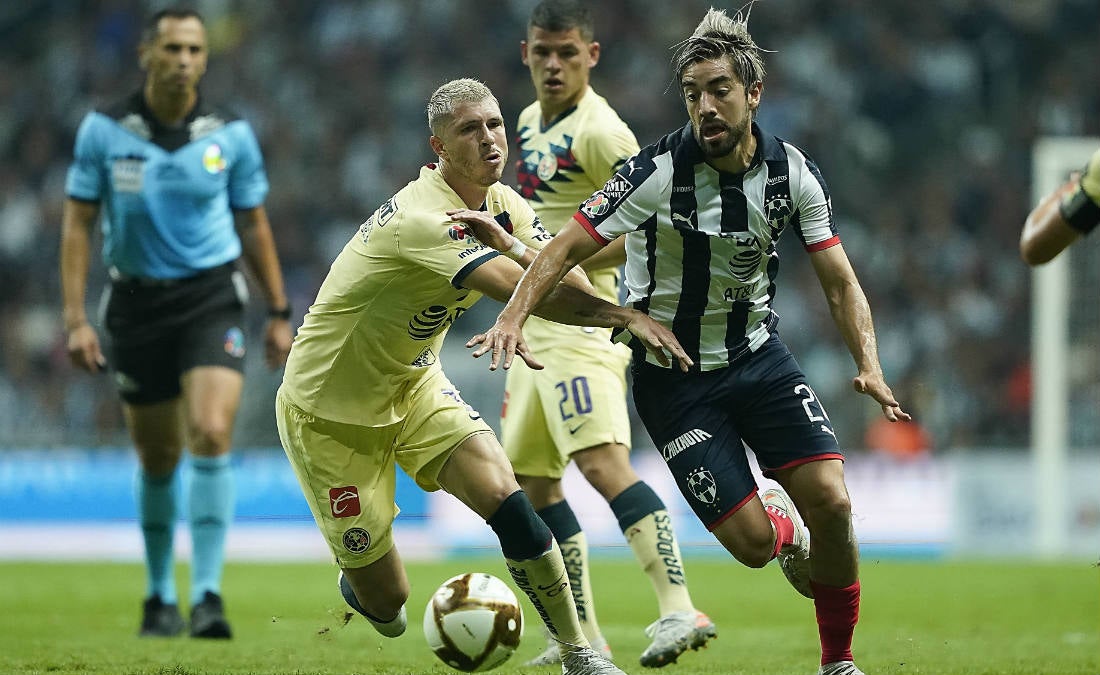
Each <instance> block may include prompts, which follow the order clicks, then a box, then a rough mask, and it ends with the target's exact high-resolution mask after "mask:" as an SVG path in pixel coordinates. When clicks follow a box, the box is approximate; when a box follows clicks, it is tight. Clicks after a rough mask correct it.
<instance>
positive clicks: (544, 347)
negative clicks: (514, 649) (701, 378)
mask: <svg viewBox="0 0 1100 675" xmlns="http://www.w3.org/2000/svg"><path fill="white" fill-rule="evenodd" d="M594 30H595V22H594V20H593V18H592V13H591V11H590V10H589V8H588V7H587V6H586V5H585V4H584V3H583V2H581V1H580V0H546V1H545V2H541V3H539V4H538V5H537V6H536V7H535V8H534V10H533V11H532V12H531V17H530V19H529V21H528V24H527V39H526V40H524V41H523V42H521V43H520V50H521V54H522V57H523V62H524V64H525V65H526V66H527V67H528V69H529V70H530V71H531V80H532V82H533V84H534V87H535V94H536V97H537V100H536V101H535V102H533V103H532V104H531V105H529V106H527V108H526V109H524V110H523V112H522V113H520V116H519V123H518V125H517V134H516V138H517V144H518V147H519V160H518V161H517V175H518V178H519V191H520V194H521V195H522V196H523V197H524V198H526V199H527V203H528V204H530V205H531V207H532V208H534V210H535V213H536V214H538V216H539V220H540V221H541V222H542V224H543V226H544V227H546V228H547V229H549V230H550V231H551V232H552V233H556V232H557V230H559V229H560V228H561V226H562V225H563V224H564V223H566V222H567V221H568V220H569V219H570V218H571V217H572V215H573V214H574V213H575V212H576V210H577V205H578V204H580V203H581V202H583V201H584V200H585V199H587V198H588V196H589V195H591V194H592V193H593V192H594V191H596V190H597V189H599V188H600V187H601V186H602V185H603V184H604V182H606V181H607V179H608V178H609V177H611V175H612V174H613V173H614V171H615V170H616V169H618V168H619V167H620V166H621V165H622V164H623V162H625V161H626V159H627V158H628V157H630V156H632V155H633V154H635V153H636V152H638V142H637V141H636V140H635V138H634V134H633V133H631V131H630V129H629V127H627V125H626V123H624V122H623V121H622V120H621V119H620V118H619V116H618V115H617V114H616V113H615V111H614V110H613V109H612V108H611V106H610V105H608V103H607V100H606V99H604V98H603V97H602V96H600V95H599V94H597V93H596V92H595V91H593V89H592V87H591V86H590V85H589V73H590V71H591V69H592V68H593V67H594V66H595V65H596V63H597V62H598V61H599V57H600V43H598V42H596V41H595V40H594V37H595V36H594ZM622 243H623V242H622V241H617V242H615V243H612V244H611V245H609V246H607V247H606V248H605V249H604V250H603V251H601V252H600V253H599V254H598V255H595V256H593V257H592V258H591V259H589V260H587V261H585V262H584V263H582V264H581V267H583V268H584V270H585V272H586V273H587V274H588V278H589V279H590V280H591V281H592V284H593V286H595V287H596V289H597V291H598V293H599V296H600V297H601V298H603V299H605V300H607V301H609V302H614V303H618V301H619V270H618V266H619V265H621V264H622V262H623V261H624V260H625V259H626V255H625V252H624V249H623V246H622ZM524 337H525V339H526V340H527V344H528V345H530V347H531V349H532V350H534V351H535V352H536V353H538V354H539V355H540V356H539V358H540V360H541V361H542V363H543V364H544V365H545V366H546V368H545V369H544V370H533V369H531V368H527V367H526V366H524V365H523V364H522V363H520V364H518V367H515V368H512V369H511V370H509V371H508V379H507V383H506V385H505V392H504V397H505V398H504V400H505V404H504V407H503V410H502V414H501V442H502V444H503V445H504V450H505V452H506V453H507V454H508V458H509V459H510V460H511V462H512V466H513V468H514V469H515V471H516V479H517V480H518V481H519V484H520V487H522V488H523V489H524V491H525V492H526V493H527V494H528V496H529V497H530V498H531V502H532V503H533V504H534V505H535V509H536V510H537V513H538V514H539V516H540V517H541V518H542V519H543V520H544V521H546V524H547V525H548V526H549V527H550V530H551V531H552V532H553V533H554V537H555V538H556V539H557V541H558V545H559V546H560V547H561V551H562V556H563V557H564V558H565V566H566V570H568V572H569V581H570V585H571V586H572V589H573V599H574V601H575V602H576V603H577V614H578V616H579V617H580V621H581V628H583V629H584V634H585V636H586V637H587V638H588V640H589V642H591V643H592V645H593V646H594V647H595V648H596V649H602V650H603V651H604V653H605V654H607V655H608V656H610V654H611V650H610V648H609V647H608V644H607V640H605V639H604V637H603V635H602V634H601V632H600V627H599V623H598V622H597V620H596V607H595V603H594V598H593V594H592V582H591V575H590V573H589V563H588V543H587V541H586V539H585V534H584V531H583V530H582V529H581V526H580V523H579V522H578V520H577V517H576V515H575V514H574V512H573V510H572V509H571V508H570V506H569V502H567V501H566V499H565V493H564V492H563V490H562V483H561V479H562V476H563V475H564V473H565V468H566V466H567V465H568V463H569V462H570V461H573V462H576V465H577V468H578V469H580V471H581V473H582V474H583V475H584V477H585V479H587V480H588V482H589V483H591V484H592V486H593V487H594V488H595V489H596V491H597V492H599V493H600V495H601V496H602V497H603V498H604V499H605V500H607V502H608V504H609V505H610V506H611V511H612V513H614V514H615V517H616V518H617V519H618V522H619V527H620V528H621V529H622V531H623V534H624V535H625V536H626V539H627V541H628V542H629V544H630V548H631V550H632V551H633V553H634V557H635V558H636V559H637V560H638V563H639V564H640V565H641V567H642V569H643V570H644V571H645V573H646V575H647V576H648V577H649V580H650V583H651V585H652V586H653V590H654V592H655V594H656V596H657V605H658V610H659V612H660V616H659V618H658V620H657V621H656V622H654V623H653V624H652V625H651V626H650V627H649V628H648V629H647V632H648V633H649V634H650V635H651V637H652V643H651V644H650V645H649V646H648V648H647V649H646V650H645V651H644V652H643V653H642V655H641V659H640V660H641V663H642V665H644V666H651V667H660V666H664V665H667V664H669V663H673V662H674V661H676V659H677V657H678V656H679V655H680V654H682V653H683V652H684V651H685V650H686V649H688V648H699V647H700V646H703V645H704V644H705V643H706V641H707V640H709V639H711V638H713V637H714V636H715V635H716V630H715V627H714V624H713V623H712V622H711V621H710V619H709V618H708V617H707V616H706V615H705V614H703V613H702V612H698V611H696V609H695V607H694V606H693V604H692V601H691V596H690V595H689V593H688V587H687V581H686V577H685V575H684V565H683V560H682V558H681V556H680V548H679V545H678V544H677V541H676V535H675V533H674V531H673V527H672V519H671V518H670V517H669V514H668V510H667V509H666V508H665V505H664V503H663V502H662V501H661V498H660V497H658V496H657V494H656V493H655V492H654V491H653V489H652V488H650V487H649V485H647V484H646V483H644V482H643V481H641V480H640V479H639V478H638V474H636V473H635V472H634V469H633V467H632V466H631V465H630V418H629V413H628V411H627V407H626V367H627V365H628V364H629V362H630V350H629V349H628V348H627V347H626V346H625V345H621V344H616V343H613V342H611V331H610V329H605V328H582V327H579V326H568V325H563V324H559V323H554V322H552V321H547V320H544V319H539V318H538V317H534V318H532V319H530V320H529V321H528V322H527V323H526V324H525V325H524ZM558 660H559V656H558V645H557V643H556V642H555V641H554V640H553V639H552V638H551V639H548V641H547V644H546V647H545V648H544V649H543V651H542V652H541V653H540V654H538V655H537V656H535V657H534V658H533V659H531V660H530V661H528V662H527V665H531V666H538V665H548V664H551V663H556V662H557V661H558Z"/></svg>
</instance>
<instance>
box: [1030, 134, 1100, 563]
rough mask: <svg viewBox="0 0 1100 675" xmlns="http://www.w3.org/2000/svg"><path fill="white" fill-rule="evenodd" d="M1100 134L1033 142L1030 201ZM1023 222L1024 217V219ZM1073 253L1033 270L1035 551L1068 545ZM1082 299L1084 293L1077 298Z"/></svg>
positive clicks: (1075, 167)
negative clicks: (1070, 333)
mask: <svg viewBox="0 0 1100 675" xmlns="http://www.w3.org/2000/svg"><path fill="white" fill-rule="evenodd" d="M1097 147H1100V138H1093V137H1080V136H1073V137H1068V136H1059V137H1044V138H1040V139H1039V140H1038V141H1036V143H1035V145H1034V146H1033V148H1032V174H1031V180H1032V186H1031V202H1032V205H1035V204H1038V203H1039V200H1040V199H1041V198H1042V196H1043V195H1045V194H1047V193H1048V192H1050V191H1051V190H1053V189H1054V188H1056V187H1058V185H1060V184H1062V183H1063V182H1065V180H1066V179H1067V178H1068V176H1069V174H1070V173H1072V172H1073V171H1079V170H1081V169H1083V168H1084V167H1085V165H1086V164H1087V163H1088V160H1089V157H1090V156H1091V155H1092V153H1093V152H1094V151H1095V150H1096V148H1097ZM1021 226H1022V223H1021ZM1069 279H1070V255H1068V254H1067V253H1063V254H1061V255H1059V256H1058V257H1056V258H1055V259H1054V260H1052V261H1050V262H1049V263H1047V264H1046V265H1042V266H1039V267H1037V268H1036V269H1035V270H1034V272H1033V273H1032V296H1031V299H1032V303H1031V307H1032V316H1031V354H1032V359H1031V364H1032V365H1031V372H1032V383H1033V388H1032V392H1033V393H1032V396H1033V398H1032V404H1031V452H1032V457H1033V460H1034V466H1035V471H1036V476H1035V478H1036V484H1035V495H1036V502H1035V503H1036V507H1037V512H1036V514H1035V516H1036V518H1035V537H1036V539H1035V542H1036V546H1037V550H1036V553H1038V555H1039V556H1041V557H1045V558H1053V557H1057V556H1059V555H1060V554H1062V553H1063V552H1064V551H1065V550H1066V546H1067V541H1066V537H1067V529H1068V528H1067V527H1066V522H1065V519H1066V514H1067V509H1068V500H1067V499H1066V495H1065V490H1063V489H1062V486H1064V485H1065V484H1066V477H1067V476H1066V465H1067V456H1068V451H1069V425H1068V422H1069V415H1068V409H1069V388H1070V383H1069V363H1068V355H1069V351H1070V345H1069V313H1070V303H1071V302H1072V301H1073V298H1072V297H1071V292H1070V283H1069ZM1078 301H1081V299H1078Z"/></svg>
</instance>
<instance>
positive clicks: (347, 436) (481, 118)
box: [276, 79, 687, 675]
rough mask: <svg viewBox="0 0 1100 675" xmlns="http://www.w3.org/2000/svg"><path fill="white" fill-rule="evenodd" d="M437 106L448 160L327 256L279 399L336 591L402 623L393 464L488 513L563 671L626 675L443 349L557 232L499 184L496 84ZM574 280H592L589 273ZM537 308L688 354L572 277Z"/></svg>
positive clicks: (282, 430) (369, 615) (383, 621)
mask: <svg viewBox="0 0 1100 675" xmlns="http://www.w3.org/2000/svg"><path fill="white" fill-rule="evenodd" d="M427 113H428V126H429V128H430V129H431V132H432V135H431V137H430V139H429V143H430V145H431V148H432V151H433V152H434V153H435V154H436V155H437V156H438V158H439V162H438V163H437V164H429V165H427V166H425V167H424V168H422V169H421V170H420V176H419V177H418V178H417V179H416V180H414V181H412V182H411V183H409V184H408V185H407V186H405V187H404V188H403V189H401V190H400V191H399V192H398V193H397V194H395V195H394V196H393V197H392V198H390V199H389V200H388V201H386V203H385V204H383V205H382V206H381V207H380V208H379V209H378V210H377V211H375V212H374V213H373V214H372V215H371V217H370V218H368V219H367V221H366V222H365V223H364V224H363V225H362V227H361V228H360V229H359V231H358V232H357V233H355V234H354V235H353V236H352V238H351V240H350V241H349V242H348V243H347V244H346V245H345V247H344V249H343V251H341V253H340V254H339V255H338V256H337V257H336V260H335V261H334V262H333V263H332V267H331V269H330V270H329V273H328V275H327V277H326V278H325V280H324V282H323V283H322V285H321V288H320V290H319V291H318V294H317V300H316V301H315V302H314V304H313V305H312V306H311V307H310V309H309V312H308V314H306V317H305V321H304V323H303V325H302V327H301V329H300V330H299V332H298V335H297V337H296V339H295V341H294V346H293V347H292V348H291V351H290V358H289V359H288V361H287V367H286V372H285V374H284V377H283V383H282V386H281V387H280V388H279V392H278V395H277V396H276V419H277V422H278V427H279V438H280V440H281V441H282V444H283V449H284V450H285V451H286V454H287V457H288V458H289V460H290V463H291V465H292V466H293V468H294V471H295V473H296V474H297V476H298V480H299V482H300V483H301V487H302V491H303V492H304V494H305V496H306V500H307V502H308V503H309V505H310V509H311V510H312V512H313V516H314V518H315V519H316V521H317V525H318V527H320V529H321V531H322V532H323V533H324V536H325V538H326V540H327V541H328V544H329V547H330V548H331V550H332V553H333V555H334V556H335V559H336V563H337V565H338V566H339V567H340V574H339V587H340V592H341V594H342V595H343V597H344V599H345V601H346V602H347V603H348V604H349V605H350V606H351V607H352V608H353V609H355V610H356V611H357V612H359V613H360V614H362V615H363V616H364V617H366V619H367V620H368V621H369V622H370V623H371V624H372V625H373V626H374V627H375V628H376V629H377V630H378V632H379V633H381V634H382V635H385V636H387V637H396V636H398V635H400V634H401V633H403V632H404V630H405V625H406V610H405V602H406V600H407V599H408V595H409V580H408V577H407V575H406V572H405V568H404V566H403V565H402V563H401V557H400V554H399V553H398V550H397V548H396V547H395V546H394V541H393V520H394V518H395V517H396V515H397V505H396V504H394V501H393V500H394V489H395V483H394V480H395V477H394V463H397V464H400V465H401V467H402V468H403V469H404V470H405V472H406V473H407V474H408V475H409V476H411V477H412V478H413V479H414V480H415V481H416V482H417V485H419V486H420V487H421V488H423V489H425V490H439V489H443V490H446V491H447V492H448V493H450V494H452V495H454V496H455V497H456V498H458V499H459V500H460V501H461V502H462V503H464V504H465V505H466V506H468V507H469V508H470V509H472V510H473V511H474V512H476V513H477V514H478V515H479V516H481V517H482V518H484V519H485V520H486V522H487V523H488V525H489V526H490V527H491V528H492V529H493V531H494V532H495V533H496V535H497V537H498V538H499V540H500V546H501V550H502V552H503V554H504V558H505V561H506V563H507V566H508V571H509V572H510V573H511V575H512V578H513V580H514V581H515V583H516V584H517V585H518V586H519V588H520V589H521V590H522V591H524V593H526V594H527V596H528V598H529V599H530V600H531V602H532V604H533V605H534V607H535V608H536V610H537V611H538V614H539V616H540V618H541V619H542V621H543V622H544V624H545V625H546V627H547V630H549V631H550V632H551V633H552V634H553V635H555V636H556V638H557V640H558V643H559V648H560V650H561V658H562V672H563V673H566V674H568V675H587V674H592V675H614V674H618V673H621V672H622V671H620V670H619V669H618V668H616V667H615V666H614V664H612V663H611V662H610V661H608V660H607V659H606V658H604V657H603V656H602V655H601V654H599V653H598V652H596V651H594V650H592V649H591V648H590V646H589V642H588V640H587V639H586V638H585V636H584V633H583V631H582V630H581V627H580V623H579V622H578V620H577V613H576V608H575V606H574V604H573V597H572V594H571V593H570V590H569V582H568V578H567V577H566V572H565V564H564V562H563V560H562V556H561V551H560V549H559V548H558V546H557V544H556V543H555V542H554V538H553V536H552V534H551V532H550V530H549V528H547V526H546V524H545V523H544V522H543V521H542V520H541V519H540V518H539V517H538V515H536V514H535V510H534V508H533V507H532V506H531V502H530V500H529V499H528V498H527V495H526V494H525V493H524V492H523V490H521V489H520V487H519V485H518V484H517V483H516V479H515V476H514V474H513V472H512V466H511V465H510V464H509V463H508V458H507V457H506V456H505V454H504V450H503V449H502V448H501V446H500V443H499V442H498V441H497V439H496V436H495V435H494V434H493V432H492V430H491V429H490V428H489V426H488V425H487V424H486V423H485V421H484V420H483V419H482V418H481V415H480V414H478V413H477V411H476V410H474V409H472V408H471V407H470V406H468V405H467V404H466V403H465V402H464V401H463V400H462V398H461V396H460V395H459V392H458V390H457V389H456V388H455V386H454V385H453V384H451V382H450V381H449V380H448V379H447V376H446V374H445V373H444V372H443V368H442V364H441V363H440V361H439V357H440V354H441V352H442V347H443V341H444V339H445V338H446V335H447V331H448V329H449V328H450V326H451V324H452V322H453V321H454V319H455V318H456V317H457V316H458V315H459V314H461V313H463V312H465V311H466V310H467V309H469V307H470V306H471V305H473V304H474V302H476V301H477V300H478V299H479V298H481V296H482V295H483V294H484V295H488V296H490V297H492V298H495V299H497V300H499V301H501V302H503V301H504V300H506V299H507V298H508V297H509V296H510V294H511V293H512V291H513V289H514V288H515V284H516V282H518V281H519V278H520V276H521V275H522V273H523V268H524V267H526V265H527V264H529V263H530V261H531V260H533V259H534V251H532V250H529V248H528V247H539V246H541V245H542V243H543V242H544V241H546V240H549V239H550V235H549V234H548V233H547V232H546V231H545V230H543V229H542V227H541V226H540V225H539V221H538V218H537V216H535V213H534V211H532V210H531V207H530V206H528V205H527V204H526V203H525V202H524V201H523V199H522V198H520V196H519V195H518V194H516V192H515V190H512V189H511V188H508V187H506V186H504V185H502V184H501V183H500V182H499V181H500V176H501V174H502V173H503V171H504V167H505V164H506V162H507V158H508V138H507V135H506V132H505V125H504V119H503V117H502V116H501V113H500V106H499V104H498V103H497V100H496V98H495V97H494V96H493V94H492V92H491V91H489V88H488V87H486V86H485V85H484V84H482V83H481V82H478V81H476V80H471V79H461V80H453V81H451V82H448V83H446V84H444V85H442V86H441V87H439V89H437V90H436V91H435V93H434V94H432V96H431V98H430V100H429V102H428V107H427ZM501 253H504V254H505V255H501ZM569 282H570V283H573V284H576V285H578V286H580V287H581V288H586V289H591V285H590V284H588V281H587V279H585V278H584V275H583V274H581V273H575V274H574V275H573V278H572V279H570V280H569ZM540 311H545V312H546V316H548V317H549V318H553V319H556V320H562V321H570V322H572V323H575V324H586V325H595V326H607V327H614V326H629V327H630V328H631V330H632V331H633V330H638V331H639V332H640V334H641V335H643V336H644V337H645V338H646V339H647V343H648V344H649V345H650V347H651V348H652V349H654V350H655V352H657V353H658V354H660V355H661V360H662V361H663V362H664V363H665V364H666V365H667V364H668V360H667V358H664V350H665V349H668V350H669V351H671V352H672V353H673V354H674V355H675V356H677V357H680V358H685V359H686V357H684V356H683V350H681V349H680V348H679V345H678V344H676V341H675V339H673V338H672V333H671V332H670V331H668V330H667V329H665V328H663V327H662V326H660V325H659V324H657V323H656V322H654V321H653V320H652V319H650V318H649V317H647V316H645V314H643V313H641V312H638V311H637V310H633V309H627V308H623V307H619V306H617V305H614V304H611V303H608V302H605V301H603V300H600V299H599V298H596V297H594V296H591V295H588V294H586V293H585V292H584V291H580V290H577V289H576V288H572V287H569V286H565V285H562V286H559V288H558V290H556V291H555V292H553V293H552V294H551V295H550V299H549V300H548V301H547V302H546V303H545V304H544V306H543V307H541V308H540ZM686 363H687V362H686V361H685V362H684V364H683V367H687V366H686Z"/></svg>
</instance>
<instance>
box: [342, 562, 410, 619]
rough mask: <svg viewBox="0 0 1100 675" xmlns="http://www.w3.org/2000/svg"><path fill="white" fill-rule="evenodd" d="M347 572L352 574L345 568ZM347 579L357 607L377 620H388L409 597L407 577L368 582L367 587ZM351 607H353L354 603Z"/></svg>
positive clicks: (399, 609)
mask: <svg viewBox="0 0 1100 675" xmlns="http://www.w3.org/2000/svg"><path fill="white" fill-rule="evenodd" d="M349 573H351V574H353V572H352V571H351V570H345V574H349ZM349 576H350V574H349ZM349 581H351V587H352V589H353V590H354V592H355V600H356V601H357V602H358V603H359V607H360V608H362V611H364V612H366V614H368V615H370V617H371V618H374V619H376V620H379V621H389V620H390V619H392V618H393V617H395V616H397V615H398V613H399V612H400V611H401V608H402V607H403V606H404V605H405V603H406V602H407V601H408V599H409V582H408V579H394V580H392V582H390V583H381V584H370V586H369V588H364V584H362V583H358V582H356V581H355V580H354V579H349ZM352 607H355V606H354V604H353V605H352ZM356 609H357V610H358V609H359V608H356Z"/></svg>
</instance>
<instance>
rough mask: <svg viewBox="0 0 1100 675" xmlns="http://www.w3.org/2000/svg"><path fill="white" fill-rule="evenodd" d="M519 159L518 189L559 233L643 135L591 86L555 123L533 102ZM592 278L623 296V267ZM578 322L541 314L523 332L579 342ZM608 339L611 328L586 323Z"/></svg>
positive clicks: (606, 293)
mask: <svg viewBox="0 0 1100 675" xmlns="http://www.w3.org/2000/svg"><path fill="white" fill-rule="evenodd" d="M516 128H517V134H516V138H517V142H518V145H519V157H520V159H519V161H518V162H517V166H516V175H517V178H518V182H519V186H518V191H519V193H520V195H521V196H523V198H524V199H526V200H527V201H528V203H529V204H530V205H531V207H532V208H534V210H535V213H537V214H538V216H539V220H541V221H542V224H543V226H545V227H546V229H548V230H549V231H550V232H552V233H555V234H556V233H557V232H558V231H559V230H560V229H561V228H562V227H563V226H564V225H565V223H566V222H568V221H569V219H571V218H572V217H573V214H575V213H576V212H577V209H578V208H579V207H580V205H581V203H582V202H584V201H585V200H586V199H588V198H589V197H590V196H591V195H592V193H593V192H595V191H596V190H599V189H600V188H601V187H603V185H604V183H606V182H607V179H608V178H611V175H612V174H613V173H614V172H615V170H616V169H617V168H619V166H620V165H621V164H623V163H624V162H625V161H626V160H627V159H629V158H630V157H632V156H633V155H634V154H636V153H637V152H638V141H637V140H636V139H635V138H634V134H633V133H632V132H631V131H630V128H629V127H628V126H627V125H626V123H625V122H623V120H622V119H621V118H620V117H619V115H618V114H617V113H616V112H615V111H614V110H613V109H612V108H611V106H610V105H609V104H608V103H607V99H605V98H604V97H602V96H600V95H599V94H597V93H596V92H595V91H593V90H592V88H591V87H589V88H588V91H587V92H585V94H584V96H583V97H581V100H580V101H579V102H578V103H577V105H576V106H574V107H573V108H570V109H569V110H567V111H565V112H564V113H562V114H561V115H559V116H558V117H557V118H556V119H554V120H552V121H551V122H550V124H548V125H545V126H544V125H543V124H542V110H541V108H540V107H539V103H538V102H537V101H536V102H534V103H532V104H531V105H529V106H527V107H526V108H525V109H524V110H523V112H522V113H520V116H519V122H518V124H517V127H516ZM588 276H589V279H591V281H592V284H593V285H594V286H595V287H596V289H597V291H598V292H599V295H600V297H602V298H603V299H604V300H607V301H609V302H614V303H615V304H618V302H619V273H618V270H617V269H611V268H609V269H604V270H599V271H597V272H594V273H590V274H589V275H588ZM580 330H581V329H580V328H578V327H576V326H565V325H562V324H556V323H553V322H550V321H545V320H543V319H540V318H538V317H531V318H530V319H529V320H528V321H527V323H526V324H524V330H523V334H524V337H525V338H526V339H527V341H528V343H529V344H530V345H531V347H532V348H533V349H535V350H539V349H543V348H546V347H549V346H559V345H563V344H570V343H572V344H576V340H577V335H578V331H580ZM584 330H585V331H587V334H589V335H596V336H598V338H599V339H601V340H602V339H606V338H607V337H608V336H609V335H610V330H606V329H599V330H598V331H596V332H595V333H594V332H593V331H592V329H584Z"/></svg>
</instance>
